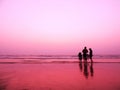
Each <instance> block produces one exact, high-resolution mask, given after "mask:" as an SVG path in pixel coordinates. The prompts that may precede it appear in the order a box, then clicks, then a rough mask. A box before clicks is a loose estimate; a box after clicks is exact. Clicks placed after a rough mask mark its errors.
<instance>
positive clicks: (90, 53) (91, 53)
mask: <svg viewBox="0 0 120 90" xmlns="http://www.w3.org/2000/svg"><path fill="white" fill-rule="evenodd" d="M92 56H93V51H92V49H91V48H89V57H90V59H91V60H92Z"/></svg>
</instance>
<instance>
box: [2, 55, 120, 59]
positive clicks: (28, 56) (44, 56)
mask: <svg viewBox="0 0 120 90" xmlns="http://www.w3.org/2000/svg"><path fill="white" fill-rule="evenodd" d="M0 59H78V56H77V55H0ZM93 59H120V55H94V56H93Z"/></svg>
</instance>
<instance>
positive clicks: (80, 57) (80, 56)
mask: <svg viewBox="0 0 120 90" xmlns="http://www.w3.org/2000/svg"><path fill="white" fill-rule="evenodd" d="M78 57H79V60H82V53H81V52H79V54H78Z"/></svg>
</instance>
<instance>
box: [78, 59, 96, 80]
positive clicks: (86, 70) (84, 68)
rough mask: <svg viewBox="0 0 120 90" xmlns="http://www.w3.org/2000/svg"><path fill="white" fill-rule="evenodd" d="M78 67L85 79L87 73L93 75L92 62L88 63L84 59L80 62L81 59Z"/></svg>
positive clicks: (87, 75)
mask: <svg viewBox="0 0 120 90" xmlns="http://www.w3.org/2000/svg"><path fill="white" fill-rule="evenodd" d="M82 64H83V65H82ZM83 66H84V67H83ZM79 68H80V71H81V72H82V71H83V75H84V76H85V77H86V79H87V78H88V77H89V74H90V76H91V77H93V76H94V69H93V62H90V63H88V62H87V61H85V62H83V63H82V61H80V63H79ZM88 68H89V69H88Z"/></svg>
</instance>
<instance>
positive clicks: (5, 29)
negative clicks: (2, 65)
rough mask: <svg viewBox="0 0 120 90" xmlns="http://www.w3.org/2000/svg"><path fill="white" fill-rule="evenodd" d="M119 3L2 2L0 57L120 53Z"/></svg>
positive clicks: (77, 0)
mask: <svg viewBox="0 0 120 90" xmlns="http://www.w3.org/2000/svg"><path fill="white" fill-rule="evenodd" d="M119 34H120V1H119V0H87V1H86V0H59V1H58V0H1V1H0V38H1V39H0V54H77V53H78V51H79V50H82V48H83V47H84V46H87V47H88V48H89V47H91V48H93V50H94V53H95V54H120V48H119V46H120V39H119V38H120V35H119Z"/></svg>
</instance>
